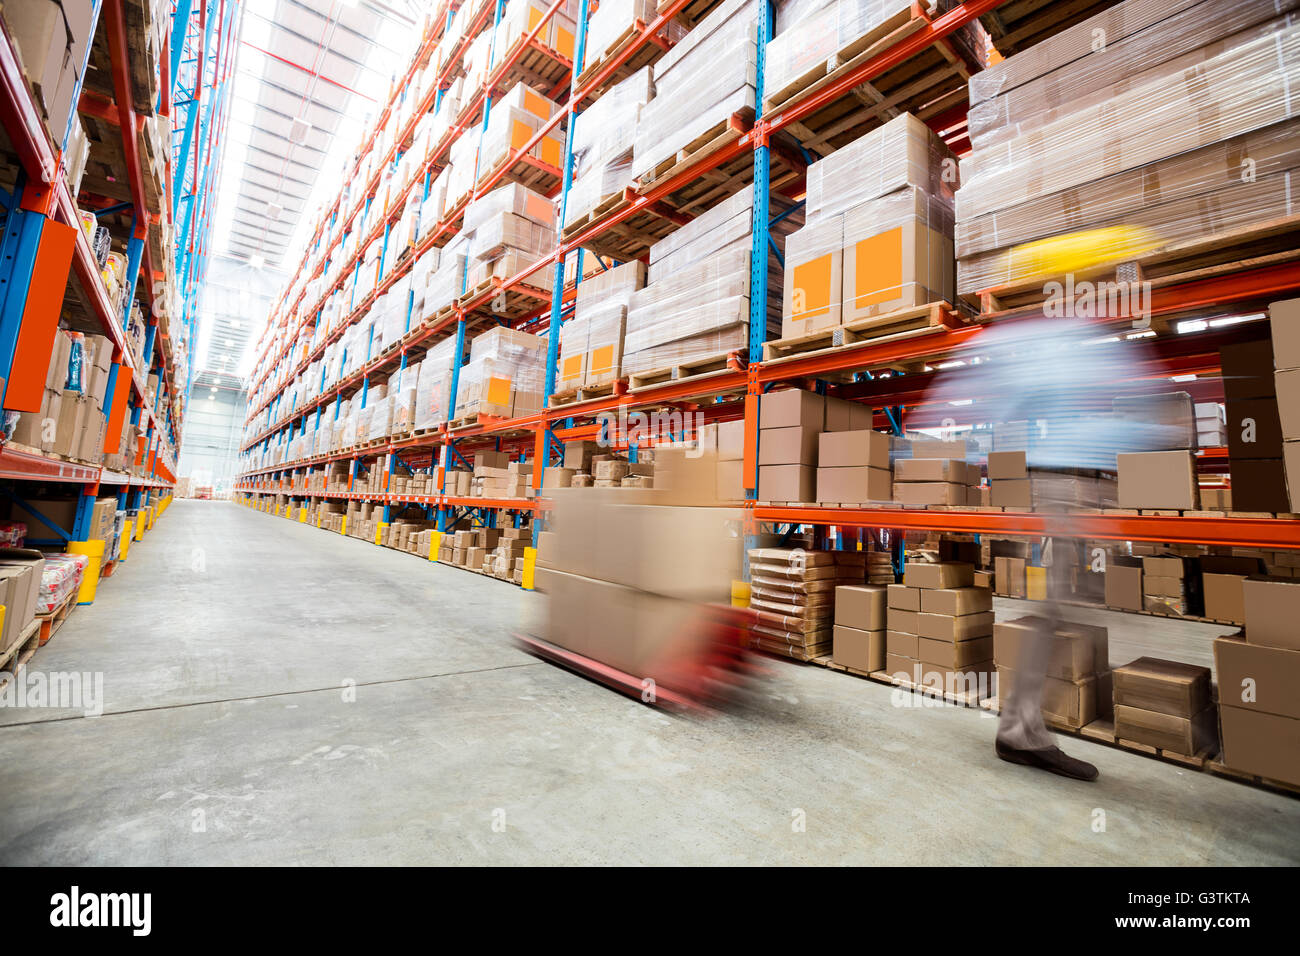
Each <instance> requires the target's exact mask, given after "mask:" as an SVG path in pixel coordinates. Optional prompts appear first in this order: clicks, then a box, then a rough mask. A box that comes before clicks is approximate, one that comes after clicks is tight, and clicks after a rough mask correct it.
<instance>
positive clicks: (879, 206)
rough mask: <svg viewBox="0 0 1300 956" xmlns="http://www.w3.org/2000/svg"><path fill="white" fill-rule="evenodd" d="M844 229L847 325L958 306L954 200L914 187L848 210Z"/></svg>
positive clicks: (843, 264) (844, 303) (844, 318)
mask: <svg viewBox="0 0 1300 956" xmlns="http://www.w3.org/2000/svg"><path fill="white" fill-rule="evenodd" d="M805 228H806V227H805ZM843 230H844V254H843V259H842V276H843V289H842V297H841V301H842V312H841V315H842V321H844V322H851V321H853V320H855V319H861V318H868V317H871V316H875V315H881V314H884V313H887V312H893V311H896V310H899V309H904V308H909V307H911V306H916V305H924V304H926V303H928V302H943V301H949V302H950V301H953V298H954V288H955V272H954V269H955V266H954V260H953V256H954V251H953V210H952V206H951V204H950V203H949V202H948V201H946V200H941V199H937V198H932V197H931V196H930V195H929V194H928V193H926V192H924V191H923V190H920V189H917V188H915V187H909V188H907V189H904V190H902V191H901V192H898V193H895V194H893V195H889V196H885V197H882V198H880V199H875V200H872V201H870V202H867V203H864V204H862V205H861V206H856V207H854V208H853V209H850V210H848V211H847V212H846V213H844V220H843Z"/></svg>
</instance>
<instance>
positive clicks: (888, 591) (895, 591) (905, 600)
mask: <svg viewBox="0 0 1300 956" xmlns="http://www.w3.org/2000/svg"><path fill="white" fill-rule="evenodd" d="M885 603H886V605H887V606H888V607H890V608H898V609H899V610H900V611H919V610H921V589H920V588H913V587H908V586H907V585H906V584H890V585H888V586H886V588H885Z"/></svg>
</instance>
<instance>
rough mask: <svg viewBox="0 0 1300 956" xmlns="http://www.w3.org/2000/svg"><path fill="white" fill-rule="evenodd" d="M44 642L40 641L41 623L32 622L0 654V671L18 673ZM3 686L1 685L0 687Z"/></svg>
mask: <svg viewBox="0 0 1300 956" xmlns="http://www.w3.org/2000/svg"><path fill="white" fill-rule="evenodd" d="M43 643H44V642H43V641H42V640H41V622H40V621H39V620H37V621H32V622H31V623H30V624H28V625H27V626H26V627H25V628H23V632H22V633H21V634H20V635H18V640H16V641H14V642H13V643H12V644H10V645H9V647H8V649H7V650H5V651H3V652H0V671H8V672H9V673H10V674H16V673H18V670H19V668H21V667H24V666H25V665H26V664H27V662H28V661H29V660H31V659H32V655H33V654H35V653H36V649H37V648H38V647H40V646H41V644H43ZM0 686H3V685H0Z"/></svg>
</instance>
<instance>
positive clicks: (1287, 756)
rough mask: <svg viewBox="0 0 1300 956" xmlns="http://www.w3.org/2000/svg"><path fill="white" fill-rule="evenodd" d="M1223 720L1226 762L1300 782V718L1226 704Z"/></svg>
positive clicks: (1289, 780)
mask: <svg viewBox="0 0 1300 956" xmlns="http://www.w3.org/2000/svg"><path fill="white" fill-rule="evenodd" d="M1219 719H1220V721H1221V722H1222V727H1223V762H1224V764H1225V765H1227V766H1229V767H1231V768H1232V769H1234V770H1240V771H1242V772H1243V773H1253V774H1258V775H1259V776H1261V777H1268V778H1270V779H1272V780H1282V781H1285V782H1286V783H1291V784H1297V785H1300V720H1294V719H1292V718H1290V717H1279V716H1278V715H1277V714H1265V713H1261V712H1259V711H1252V710H1247V709H1245V708H1242V707H1226V706H1225V707H1223V708H1221V710H1220V712H1219Z"/></svg>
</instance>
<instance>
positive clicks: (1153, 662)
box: [1113, 657, 1211, 746]
mask: <svg viewBox="0 0 1300 956" xmlns="http://www.w3.org/2000/svg"><path fill="white" fill-rule="evenodd" d="M1113 675H1114V681H1115V704H1116V708H1117V709H1118V706H1119V705H1120V704H1124V705H1125V706H1128V707H1133V708H1137V709H1140V710H1144V711H1152V712H1155V713H1160V714H1169V715H1172V716H1175V717H1192V716H1194V715H1196V714H1199V713H1200V712H1201V711H1203V710H1204V709H1205V708H1206V707H1208V706H1209V705H1210V702H1211V700H1210V669H1209V668H1208V667H1197V666H1196V665H1194V664H1183V663H1181V662H1179V661H1165V660H1160V659H1158V658H1154V657H1140V658H1138V659H1137V660H1135V661H1133V662H1132V663H1130V664H1125V665H1124V666H1123V667H1117V668H1115V670H1114V671H1113ZM1153 746H1156V745H1153Z"/></svg>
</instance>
